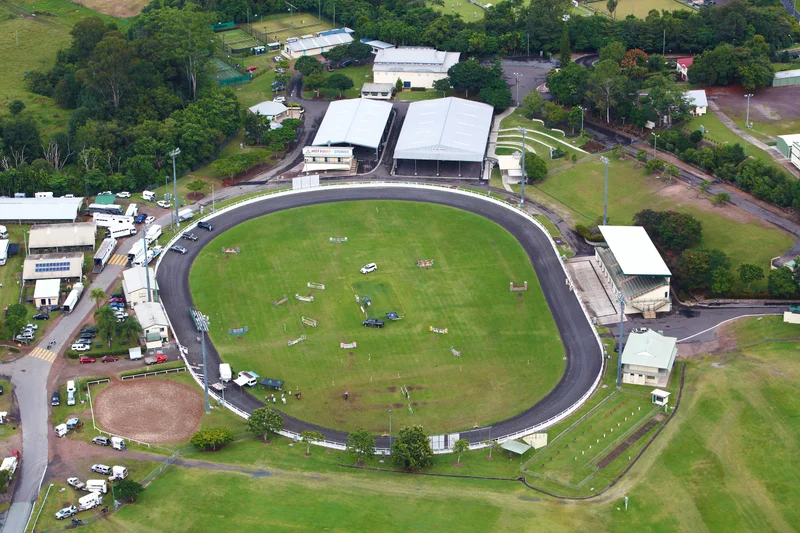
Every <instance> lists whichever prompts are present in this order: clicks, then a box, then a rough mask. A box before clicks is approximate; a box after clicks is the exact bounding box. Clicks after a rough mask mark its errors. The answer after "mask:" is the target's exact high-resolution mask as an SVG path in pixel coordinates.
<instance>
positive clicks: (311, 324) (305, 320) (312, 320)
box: [301, 316, 317, 328]
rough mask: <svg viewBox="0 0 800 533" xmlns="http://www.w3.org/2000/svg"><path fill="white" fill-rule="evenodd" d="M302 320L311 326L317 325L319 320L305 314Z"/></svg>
mask: <svg viewBox="0 0 800 533" xmlns="http://www.w3.org/2000/svg"><path fill="white" fill-rule="evenodd" d="M301 320H302V321H303V324H305V325H306V326H311V327H312V328H315V327H317V321H316V320H314V319H313V318H308V317H307V316H304V317H301Z"/></svg>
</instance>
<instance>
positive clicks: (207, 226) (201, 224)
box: [197, 222, 214, 231]
mask: <svg viewBox="0 0 800 533" xmlns="http://www.w3.org/2000/svg"><path fill="white" fill-rule="evenodd" d="M197 227H198V228H203V229H204V230H206V231H212V230H213V229H214V225H213V224H212V223H211V222H198V223H197Z"/></svg>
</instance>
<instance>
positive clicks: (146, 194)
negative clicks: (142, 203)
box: [142, 191, 156, 202]
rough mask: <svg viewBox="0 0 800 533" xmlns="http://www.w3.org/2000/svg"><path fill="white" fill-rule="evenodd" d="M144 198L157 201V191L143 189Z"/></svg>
mask: <svg viewBox="0 0 800 533" xmlns="http://www.w3.org/2000/svg"><path fill="white" fill-rule="evenodd" d="M142 198H144V199H145V200H147V201H148V202H155V201H156V193H154V192H153V191H142Z"/></svg>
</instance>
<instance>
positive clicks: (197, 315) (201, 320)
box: [189, 309, 211, 414]
mask: <svg viewBox="0 0 800 533" xmlns="http://www.w3.org/2000/svg"><path fill="white" fill-rule="evenodd" d="M189 313H190V314H191V315H192V320H193V321H194V327H196V328H197V332H198V333H199V334H200V346H201V350H202V353H203V389H204V391H205V399H206V414H209V413H211V404H210V403H208V365H206V333H208V327H209V318H208V316H206V315H204V314H203V313H201V312H200V311H198V310H197V309H189Z"/></svg>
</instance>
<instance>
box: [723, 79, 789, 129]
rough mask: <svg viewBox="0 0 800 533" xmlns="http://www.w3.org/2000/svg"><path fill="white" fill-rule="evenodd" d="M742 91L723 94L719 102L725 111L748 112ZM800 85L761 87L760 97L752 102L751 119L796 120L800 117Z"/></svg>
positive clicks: (737, 113)
mask: <svg viewBox="0 0 800 533" xmlns="http://www.w3.org/2000/svg"><path fill="white" fill-rule="evenodd" d="M743 94H744V93H743V91H742V92H736V93H733V94H721V95H719V98H718V99H717V103H718V104H719V106H720V107H721V108H722V110H723V111H725V112H726V113H728V112H729V111H732V112H733V114H735V115H740V114H741V115H744V114H746V112H747V99H746V98H744V97H743V96H742V95H743ZM798 98H800V87H798V86H792V87H766V88H764V89H760V90H759V92H758V97H757V98H753V100H752V101H751V102H750V120H752V121H754V122H775V121H778V120H795V119H798V118H800V107H799V106H798V105H797V99H798Z"/></svg>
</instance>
